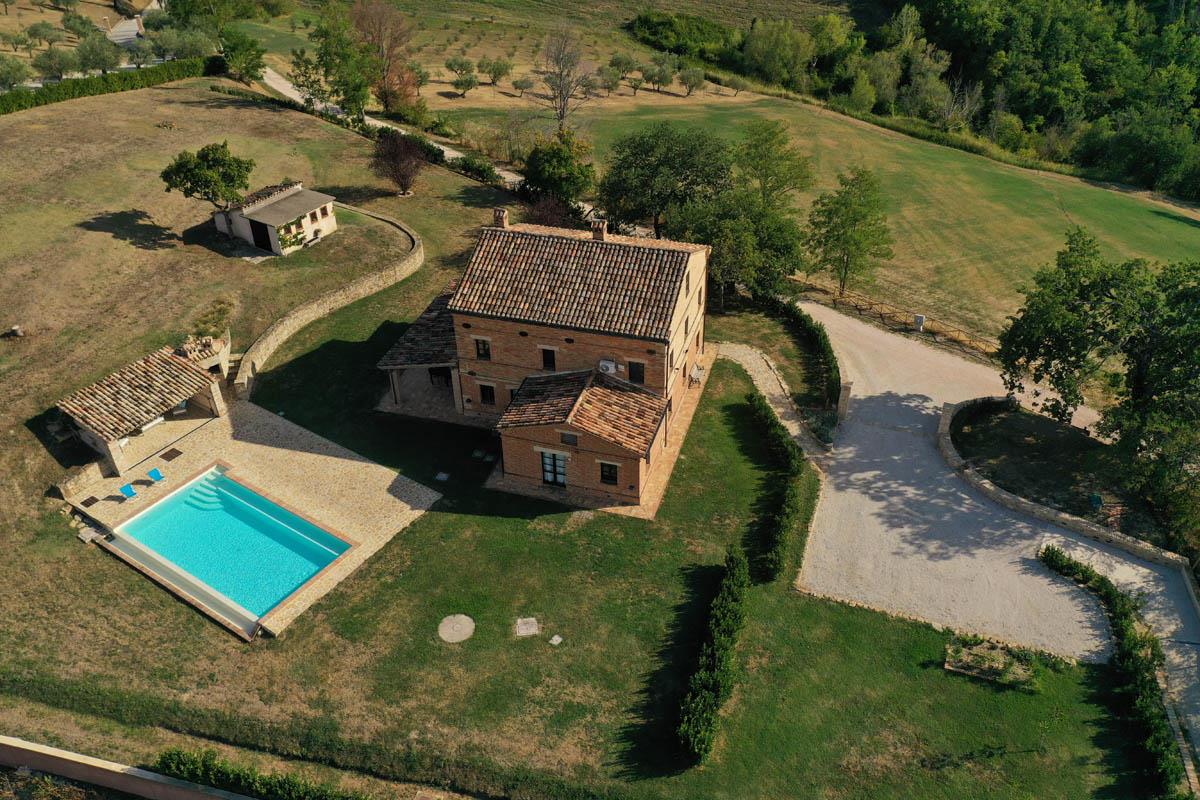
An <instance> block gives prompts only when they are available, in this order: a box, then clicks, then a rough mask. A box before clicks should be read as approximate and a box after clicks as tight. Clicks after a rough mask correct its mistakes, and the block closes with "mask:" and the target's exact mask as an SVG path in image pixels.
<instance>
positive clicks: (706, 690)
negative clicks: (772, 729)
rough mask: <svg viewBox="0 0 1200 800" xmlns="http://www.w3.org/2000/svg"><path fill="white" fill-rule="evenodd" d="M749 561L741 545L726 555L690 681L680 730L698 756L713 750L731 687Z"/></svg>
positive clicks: (691, 754) (685, 746) (689, 752)
mask: <svg viewBox="0 0 1200 800" xmlns="http://www.w3.org/2000/svg"><path fill="white" fill-rule="evenodd" d="M749 588H750V566H749V564H748V563H747V562H746V555H745V553H743V552H742V550H741V548H740V547H738V546H736V545H733V546H731V547H730V548H729V552H728V553H727V554H726V556H725V568H724V574H723V575H722V576H721V583H720V586H719V587H718V589H717V595H716V597H714V598H713V601H712V605H711V606H710V607H709V610H708V623H707V627H706V630H705V637H704V643H703V645H701V648H700V659H699V661H698V662H697V664H696V671H695V672H693V673H692V676H691V679H690V680H689V681H688V689H687V693H686V694H685V695H684V697H683V702H682V704H681V707H680V714H679V727H678V729H677V731H676V733H677V735H678V737H679V745H680V747H681V748H682V751H683V753H684V754H685V755H686V756H687V757H688V758H690V759H692V760H693V761H695V762H700V761H703V760H704V759H705V757H707V756H708V754H709V753H710V752H712V748H713V742H714V741H715V739H716V735H717V720H718V717H719V715H720V711H721V706H722V705H723V704H724V703H725V701H726V700H728V699H729V695H730V694H731V693H732V692H733V681H734V677H735V674H736V672H737V667H736V665H735V662H734V651H735V650H736V649H737V641H738V635H739V634H740V633H741V630H742V626H743V625H744V624H745V621H746V608H745V606H746V590H747V589H749Z"/></svg>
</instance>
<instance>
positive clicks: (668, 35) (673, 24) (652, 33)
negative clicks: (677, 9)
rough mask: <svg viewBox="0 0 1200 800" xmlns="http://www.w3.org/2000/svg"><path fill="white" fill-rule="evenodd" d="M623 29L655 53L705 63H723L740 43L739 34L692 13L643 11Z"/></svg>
mask: <svg viewBox="0 0 1200 800" xmlns="http://www.w3.org/2000/svg"><path fill="white" fill-rule="evenodd" d="M626 27H627V28H628V29H629V32H630V33H632V34H633V37H634V38H635V39H638V40H639V41H641V42H643V43H645V44H648V45H650V46H651V47H653V48H654V49H656V50H665V51H667V52H669V53H675V54H676V55H681V56H690V57H693V58H702V59H704V60H706V61H721V60H727V59H728V58H729V57H730V54H731V53H733V52H734V51H735V50H736V48H737V45H738V43H739V42H740V40H741V32H740V31H737V30H734V29H732V28H727V27H725V26H724V25H721V24H720V23H717V22H713V21H712V20H710V19H706V18H704V17H698V16H695V15H692V14H670V13H667V12H663V11H647V12H643V13H641V14H638V15H637V16H636V17H634V18H633V20H632V21H631V22H629V23H627V25H626Z"/></svg>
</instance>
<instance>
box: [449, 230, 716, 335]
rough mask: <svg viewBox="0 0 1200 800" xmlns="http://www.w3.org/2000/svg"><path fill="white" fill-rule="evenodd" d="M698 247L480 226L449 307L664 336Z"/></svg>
mask: <svg viewBox="0 0 1200 800" xmlns="http://www.w3.org/2000/svg"><path fill="white" fill-rule="evenodd" d="M701 250H704V247H703V246H700V245H683V244H679V243H675V242H668V243H664V242H662V241H660V240H654V239H638V238H634V237H624V236H623V237H609V239H608V240H606V241H603V242H601V241H596V240H594V239H592V238H591V234H589V233H587V232H584V231H572V230H567V229H565V228H539V227H537V226H531V225H521V226H514V227H511V228H485V229H484V230H483V234H482V235H481V236H480V237H479V242H478V244H476V246H475V252H474V253H473V254H472V255H471V260H470V262H469V263H468V264H467V269H466V272H465V273H464V274H463V278H462V285H461V287H460V288H459V290H458V292H457V293H456V294H455V295H454V299H453V300H451V301H450V310H451V311H454V312H460V313H465V314H477V315H480V316H485V317H497V318H500V319H511V320H517V321H521V322H530V323H534V324H542V325H556V326H560V327H565V328H575V329H577V330H588V331H596V332H600V333H613V334H618V335H623V336H636V337H638V338H643V339H651V340H655V341H663V342H665V341H667V340H668V339H669V337H670V324H671V314H672V312H673V311H674V310H675V302H676V300H677V298H678V297H679V290H680V284H682V282H683V276H684V273H685V271H686V269H687V262H688V258H689V257H690V255H691V254H692V253H694V252H698V251H701Z"/></svg>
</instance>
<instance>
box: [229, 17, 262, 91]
mask: <svg viewBox="0 0 1200 800" xmlns="http://www.w3.org/2000/svg"><path fill="white" fill-rule="evenodd" d="M266 54H267V51H266V48H264V47H263V46H262V45H261V44H259V43H258V41H257V40H256V39H254V38H253V37H252V36H250V35H248V34H245V33H242V32H241V31H239V30H237V29H236V28H230V29H228V30H226V31H225V32H224V33H222V34H221V55H222V56H223V57H224V58H225V69H226V71H228V73H229V75H230V76H231V77H233V78H234V79H236V80H239V81H241V82H242V83H250V82H251V81H256V80H259V79H260V78H262V76H263V70H265V69H266V67H267V65H266V62H265V61H264V60H263V56H265V55H266Z"/></svg>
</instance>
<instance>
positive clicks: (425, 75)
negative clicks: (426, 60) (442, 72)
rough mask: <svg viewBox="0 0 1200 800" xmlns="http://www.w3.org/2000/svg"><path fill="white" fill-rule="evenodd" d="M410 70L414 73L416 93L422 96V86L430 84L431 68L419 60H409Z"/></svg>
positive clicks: (410, 72)
mask: <svg viewBox="0 0 1200 800" xmlns="http://www.w3.org/2000/svg"><path fill="white" fill-rule="evenodd" d="M408 71H409V74H411V75H412V79H413V86H414V87H415V89H416V93H417V95H418V96H420V94H421V87H422V86H428V85H429V70H427V69H425V67H424V66H422V65H421V63H420V62H419V61H410V62H408Z"/></svg>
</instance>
